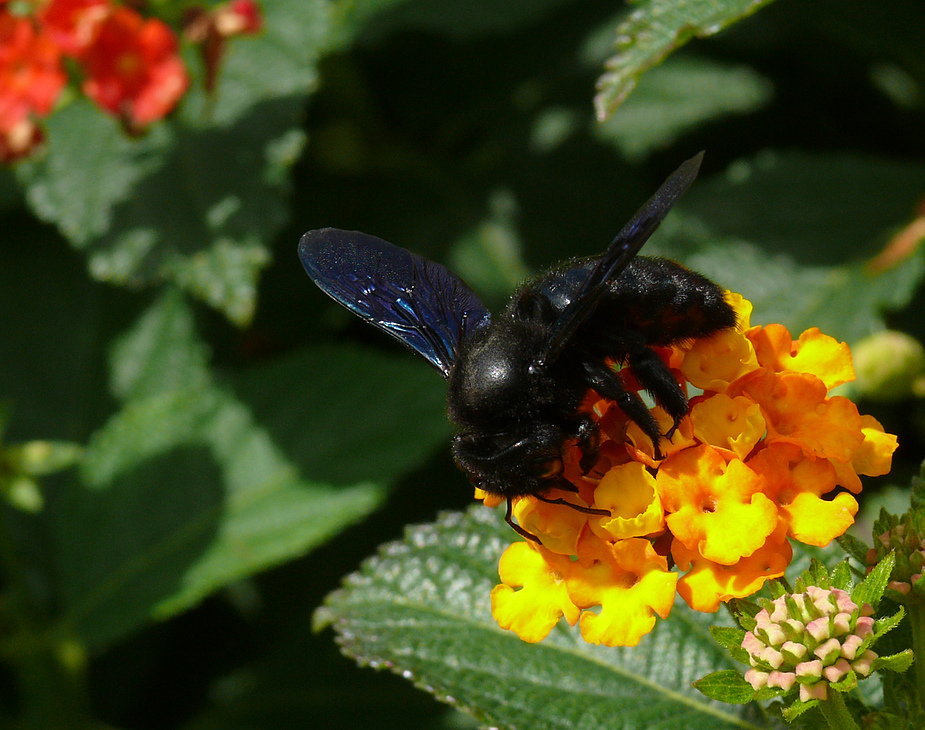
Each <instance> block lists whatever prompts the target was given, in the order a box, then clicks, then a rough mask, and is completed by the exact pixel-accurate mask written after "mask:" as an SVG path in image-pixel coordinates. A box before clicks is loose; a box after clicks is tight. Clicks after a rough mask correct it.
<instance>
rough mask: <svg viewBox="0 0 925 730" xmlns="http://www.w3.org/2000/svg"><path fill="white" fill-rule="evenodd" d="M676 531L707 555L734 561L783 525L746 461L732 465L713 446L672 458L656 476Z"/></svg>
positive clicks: (670, 522) (702, 553)
mask: <svg viewBox="0 0 925 730" xmlns="http://www.w3.org/2000/svg"><path fill="white" fill-rule="evenodd" d="M656 482H657V484H658V489H659V493H660V494H661V495H662V502H663V504H664V505H665V509H666V510H668V511H669V512H670V513H671V514H669V515H668V516H667V518H666V521H667V524H668V529H669V530H671V533H672V534H673V535H674V536H675V537H676V538H677V539H678V540H680V541H681V542H682V543H684V545H686V546H687V547H688V548H689V549H690V550H693V551H695V552H697V553H699V554H700V555H702V556H703V557H704V558H706V559H708V560H712V561H715V562H718V563H722V564H724V565H732V564H733V563H736V562H738V561H739V560H740V559H741V558H743V557H745V556H747V555H751V554H752V553H753V552H754V551H755V550H757V549H758V548H759V547H761V546H762V545H763V544H764V542H765V540H766V539H767V537H768V536H769V535H770V534H771V533H772V532H774V530H775V528H776V527H777V522H778V516H777V507H776V505H775V504H774V503H773V502H772V501H771V500H770V499H768V497H767V496H765V495H764V494H762V493H761V488H762V481H761V479H760V478H759V477H758V475H757V474H755V472H753V471H752V470H751V469H749V468H748V467H747V466H746V465H745V464H743V463H742V462H741V461H737V460H733V461H732V462H730V463H729V464H728V466H727V464H726V462H725V461H724V460H723V458H722V456H720V455H719V453H718V452H717V451H716V450H715V449H713V448H711V447H710V446H706V445H703V446H698V447H695V448H691V449H687V450H685V451H682V452H681V453H679V454H675V455H673V456H671V457H669V458H668V459H666V460H665V461H664V462H663V463H662V466H661V468H660V469H659V471H658V474H657V475H656Z"/></svg>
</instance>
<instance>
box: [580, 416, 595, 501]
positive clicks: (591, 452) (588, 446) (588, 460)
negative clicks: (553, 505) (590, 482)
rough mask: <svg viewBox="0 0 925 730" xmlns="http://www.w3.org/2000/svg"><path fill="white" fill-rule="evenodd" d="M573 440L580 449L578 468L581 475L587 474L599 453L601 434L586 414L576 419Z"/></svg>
mask: <svg viewBox="0 0 925 730" xmlns="http://www.w3.org/2000/svg"><path fill="white" fill-rule="evenodd" d="M575 438H577V439H578V448H580V449H581V459H580V460H579V462H578V466H580V467H581V473H582V474H587V473H588V472H589V471H591V469H592V468H593V467H594V465H595V464H596V463H597V457H598V456H599V455H600V453H601V432H600V431H599V430H598V428H597V424H596V423H594V421H593V420H592V419H591V416H590V415H588V414H587V413H582V414H581V415H580V416H579V418H578V423H577V427H576V429H575ZM576 491H577V490H576Z"/></svg>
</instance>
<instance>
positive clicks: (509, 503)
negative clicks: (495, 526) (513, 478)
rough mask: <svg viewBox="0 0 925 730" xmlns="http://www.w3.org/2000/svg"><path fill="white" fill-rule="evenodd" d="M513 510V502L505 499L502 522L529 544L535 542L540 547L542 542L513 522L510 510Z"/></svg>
mask: <svg viewBox="0 0 925 730" xmlns="http://www.w3.org/2000/svg"><path fill="white" fill-rule="evenodd" d="M512 508H513V502H512V501H511V498H510V497H508V498H507V511H506V512H505V513H504V521H505V522H507V523H508V524H509V525H510V526H511V528H512V529H513V530H514V532H516V533H517V534H518V535H520V536H521V537H525V538H527V539H528V540H530V541H531V542H535V543H536V544H537V545H542V544H543V542H542V541H541V540H540V539H539V538H538V537H537V536H536V535H534V534H533V533H531V532H527V531H526V530H525V529H524V528H522V527H521V526H520V525H518V524H517V523H516V522H514V519H513V518H512V517H511V509H512Z"/></svg>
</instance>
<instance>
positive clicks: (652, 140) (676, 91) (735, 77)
mask: <svg viewBox="0 0 925 730" xmlns="http://www.w3.org/2000/svg"><path fill="white" fill-rule="evenodd" d="M771 94H772V87H771V84H770V82H769V81H767V80H766V79H765V78H764V77H762V76H761V75H760V74H759V73H758V72H756V71H754V70H753V69H751V68H748V67H747V66H736V67H731V66H724V65H721V64H719V63H716V62H715V61H710V60H706V59H698V58H676V59H670V60H669V61H667V62H666V63H665V64H664V65H662V66H658V67H656V68H653V69H652V70H651V71H650V72H649V73H647V74H646V75H645V76H644V77H643V79H642V80H641V81H640V84H639V88H638V89H636V91H635V93H634V94H633V95H632V96H631V97H630V98H629V99H628V100H627V102H626V103H625V104H623V106H621V107H620V111H619V113H617V114H613V115H611V116H609V117H608V118H607V119H606V120H605V121H604V122H603V123H601V124H598V125H596V126H595V127H594V130H593V131H594V133H595V136H597V137H598V138H599V139H601V140H603V141H605V142H610V143H611V144H613V145H615V146H616V147H617V149H619V150H620V152H621V153H623V155H624V156H625V157H626V158H627V159H629V160H639V159H641V158H644V157H645V156H646V155H648V154H649V153H651V152H653V151H655V150H658V149H661V148H663V147H668V146H669V145H670V144H671V143H672V142H673V141H674V140H675V139H676V138H677V137H679V136H680V135H682V134H684V133H686V132H689V131H691V130H692V129H694V128H695V127H697V126H698V125H700V124H702V123H704V122H707V121H710V120H713V119H718V118H720V117H723V116H726V115H729V114H744V113H747V112H751V111H754V110H755V109H758V108H759V107H761V106H763V105H764V104H765V103H767V101H768V100H769V99H770V97H771Z"/></svg>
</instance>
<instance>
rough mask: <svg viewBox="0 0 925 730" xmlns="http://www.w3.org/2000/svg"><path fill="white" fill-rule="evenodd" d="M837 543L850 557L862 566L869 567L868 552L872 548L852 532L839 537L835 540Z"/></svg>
mask: <svg viewBox="0 0 925 730" xmlns="http://www.w3.org/2000/svg"><path fill="white" fill-rule="evenodd" d="M835 541H836V542H837V543H838V545H839V547H841V549H842V550H844V551H845V552H846V553H848V555H850V556H851V557H852V558H854V559H855V560H856V561H857V562H859V563H860V564H861V565H867V551H868V550H870V546H869V545H868V544H867V543H866V542H864V541H863V540H859V539H858V538H857V537H855V536H854V535H853V534H851V533H850V532H846V533H845V534H844V535H839V536H838V537H837V538H835Z"/></svg>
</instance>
